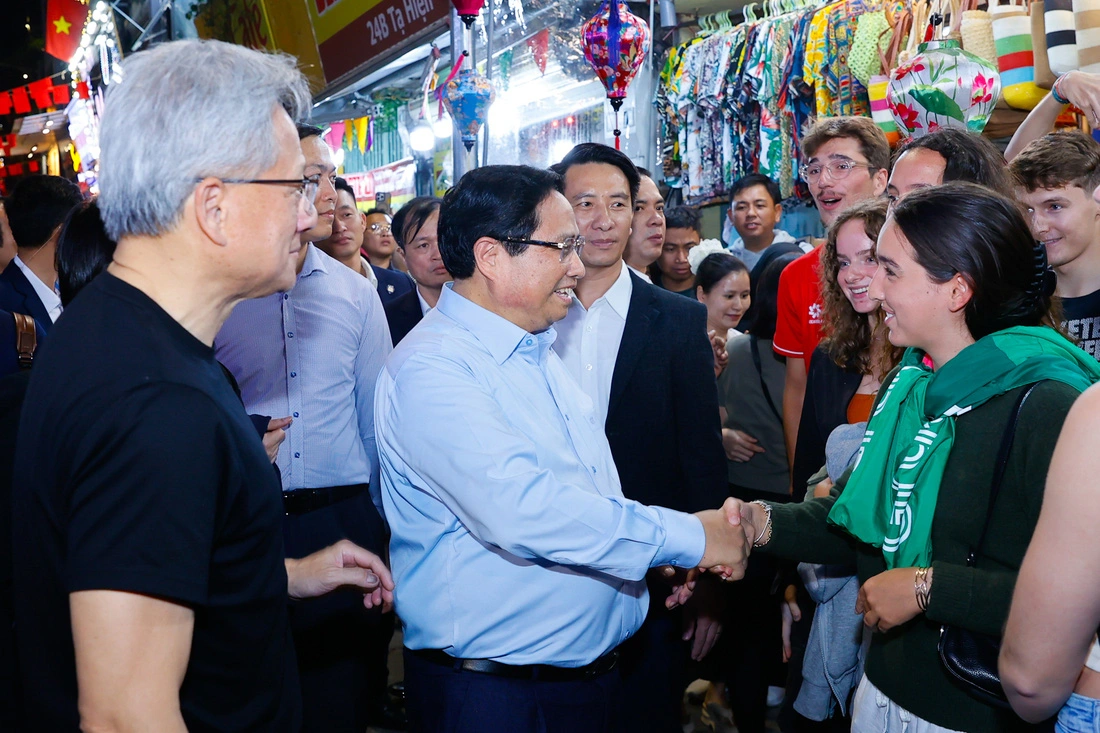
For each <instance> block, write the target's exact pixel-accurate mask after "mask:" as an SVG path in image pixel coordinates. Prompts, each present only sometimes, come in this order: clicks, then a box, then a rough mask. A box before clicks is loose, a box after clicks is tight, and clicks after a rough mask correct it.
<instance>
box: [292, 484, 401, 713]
mask: <svg viewBox="0 0 1100 733" xmlns="http://www.w3.org/2000/svg"><path fill="white" fill-rule="evenodd" d="M341 539H349V540H351V541H352V542H354V543H355V544H357V545H359V546H361V547H365V548H367V549H368V550H370V551H371V552H374V553H376V554H379V555H381V553H382V550H383V547H384V546H385V529H384V525H383V523H382V519H381V517H380V516H379V514H378V511H377V510H376V509H375V508H374V504H373V503H371V500H370V494H369V493H367V492H363V493H362V494H360V495H358V496H355V497H352V498H351V499H346V500H344V501H341V502H337V503H336V504H332V505H330V506H327V507H324V508H322V509H316V510H314V511H312V512H309V513H308V514H302V515H298V516H287V517H286V518H285V520H284V522H283V540H284V544H285V548H286V556H287V557H293V558H300V557H304V556H306V555H309V554H310V553H312V552H316V551H317V550H320V549H322V548H324V547H327V546H329V545H331V544H333V543H335V542H337V541H339V540H341ZM290 625H291V630H292V632H293V634H294V647H295V652H296V654H297V656H298V672H299V677H300V678H301V682H302V702H303V720H304V724H303V726H302V730H303V731H304V733H344V731H347V732H348V733H363V732H364V731H365V730H366V729H367V725H368V724H369V722H370V720H369V711H370V708H371V707H372V705H373V704H374V703H375V700H374V699H373V698H374V696H376V695H379V694H381V695H384V694H385V689H386V650H385V645H384V644H383V643H381V642H380V637H382V636H385V638H386V642H385V643H386V644H388V642H389V635H392V633H393V614H392V613H390V614H386V615H385V616H383V614H382V613H381V612H380V611H379V610H378V609H373V610H367V609H366V608H364V606H363V596H362V595H361V594H360V593H356V592H354V591H349V592H336V593H331V594H329V595H327V596H324V597H322V598H313V599H310V600H306V601H293V602H291V604H290ZM379 691H380V692H379Z"/></svg>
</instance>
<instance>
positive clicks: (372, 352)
mask: <svg viewBox="0 0 1100 733" xmlns="http://www.w3.org/2000/svg"><path fill="white" fill-rule="evenodd" d="M214 349H215V354H216V356H217V358H218V361H220V362H221V363H222V364H224V365H225V366H226V368H228V369H229V371H230V372H232V373H233V376H234V377H235V378H236V379H237V383H238V384H239V385H240V387H241V396H242V398H243V399H244V404H245V408H246V409H247V410H248V411H249V412H250V413H253V414H260V415H270V416H271V417H286V416H288V415H289V416H290V417H293V418H294V422H293V424H292V425H291V426H290V427H289V428H288V429H287V431H286V440H284V441H283V444H282V446H280V448H279V457H278V460H277V462H276V463H277V465H278V466H279V471H280V472H281V473H282V477H283V490H284V491H293V490H294V489H319V488H327V487H330V486H347V485H350V484H363V483H367V482H368V481H369V482H370V484H371V493H372V495H373V496H374V498H375V503H376V504H379V505H380V501H381V497H380V493H379V489H378V482H377V480H376V479H377V467H378V458H377V456H378V449H377V445H376V442H375V436H374V386H375V382H376V380H377V378H378V373H379V372H380V371H381V369H382V365H383V363H385V360H386V357H387V356H389V354H390V352H391V351H392V350H393V347H392V345H391V341H390V329H389V326H388V325H387V324H386V315H385V312H384V311H383V310H382V303H381V302H380V301H379V299H378V293H377V291H375V289H374V287H373V286H372V285H371V284H370V281H369V280H367V279H366V278H365V277H363V276H362V275H360V274H358V273H356V272H353V271H352V270H351V269H349V268H347V267H345V266H344V265H342V264H340V263H339V262H337V261H336V260H334V259H332V258H331V257H329V256H328V255H326V254H325V253H324V252H322V251H321V250H319V249H318V248H317V247H315V246H313V245H310V246H309V251H308V252H307V253H306V258H305V263H304V264H303V266H302V272H301V273H300V274H299V275H298V280H297V282H296V283H295V285H294V287H293V289H291V290H290V291H289V292H286V293H276V294H274V295H269V296H267V297H266V298H258V299H256V300H246V301H244V302H243V303H240V304H239V305H238V306H237V307H236V308H235V309H234V310H233V313H232V315H230V316H229V319H228V320H226V322H225V325H223V326H222V330H221V332H220V333H218V337H217V339H216V340H215V341H214ZM372 474H373V475H372Z"/></svg>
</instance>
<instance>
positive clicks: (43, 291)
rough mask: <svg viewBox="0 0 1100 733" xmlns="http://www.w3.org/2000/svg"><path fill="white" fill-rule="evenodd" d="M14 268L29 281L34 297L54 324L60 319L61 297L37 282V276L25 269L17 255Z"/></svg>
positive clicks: (24, 264) (25, 266)
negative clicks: (36, 297)
mask: <svg viewBox="0 0 1100 733" xmlns="http://www.w3.org/2000/svg"><path fill="white" fill-rule="evenodd" d="M15 266H16V267H18V268H19V269H20V270H22V271H23V276H24V277H26V278H27V280H29V281H30V284H31V287H32V288H34V293H35V295H37V296H38V299H39V300H41V301H42V305H43V306H44V307H45V308H46V312H47V313H49V314H50V320H51V321H53V322H54V323H56V322H57V319H58V318H60V317H61V310H62V309H61V296H60V295H58V294H57V291H56V290H54V289H53V288H52V287H51V286H49V285H47V284H46V283H44V282H42V281H41V280H39V279H38V275H35V274H34V270H32V269H31V268H29V267H27V264H26V263H25V262H23V260H21V259H19V255H16V256H15Z"/></svg>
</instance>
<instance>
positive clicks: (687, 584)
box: [660, 565, 699, 611]
mask: <svg viewBox="0 0 1100 733" xmlns="http://www.w3.org/2000/svg"><path fill="white" fill-rule="evenodd" d="M660 576H661V578H663V579H664V580H665V581H666V582H667V583H668V584H669V585H671V586H672V590H671V591H670V592H669V595H668V597H667V598H665V608H667V609H668V610H670V611H671V610H672V609H674V608H676V607H677V606H682V605H684V604H685V603H687V602H688V601H689V600H691V597H692V595H694V594H695V583H696V581H697V580H698V578H699V568H677V567H673V566H672V565H664V566H662V567H661V568H660Z"/></svg>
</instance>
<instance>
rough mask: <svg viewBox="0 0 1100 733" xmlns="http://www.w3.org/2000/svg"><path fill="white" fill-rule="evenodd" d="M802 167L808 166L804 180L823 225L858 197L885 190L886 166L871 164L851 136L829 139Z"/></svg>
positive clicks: (827, 224)
mask: <svg viewBox="0 0 1100 733" xmlns="http://www.w3.org/2000/svg"><path fill="white" fill-rule="evenodd" d="M806 167H807V168H808V169H809V170H810V172H808V173H807V174H806V183H808V184H809V186H810V195H811V196H813V198H814V203H815V204H817V210H818V213H819V214H820V215H821V223H822V224H824V225H825V226H826V227H828V226H829V225H830V224H832V223H833V221H834V220H835V219H836V218H837V217H838V216H839V215H840V212H842V211H844V210H845V209H847V208H849V207H851V206H852V205H853V204H858V203H859V202H860V201H865V200H866V199H870V198H874V197H876V196H881V195H882V192H883V191H885V190H886V169H885V168H873V167H871V165H870V163H869V162H868V161H867V158H865V157H864V155H863V152H862V151H861V150H860V147H859V140H856V139H855V138H854V137H837V138H833V139H832V140H829V141H828V142H827V143H825V144H824V145H822V146H821V147H820V148H818V149H817V150H815V151H814V153H813V155H811V156H810V158H809V160H807V161H806ZM830 167H831V168H832V169H833V170H830ZM815 173H816V175H815Z"/></svg>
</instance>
